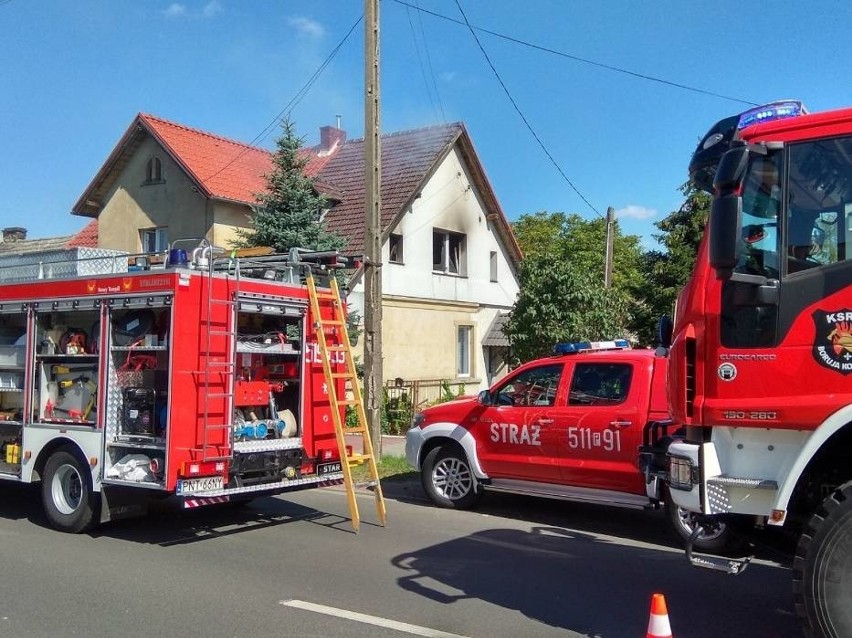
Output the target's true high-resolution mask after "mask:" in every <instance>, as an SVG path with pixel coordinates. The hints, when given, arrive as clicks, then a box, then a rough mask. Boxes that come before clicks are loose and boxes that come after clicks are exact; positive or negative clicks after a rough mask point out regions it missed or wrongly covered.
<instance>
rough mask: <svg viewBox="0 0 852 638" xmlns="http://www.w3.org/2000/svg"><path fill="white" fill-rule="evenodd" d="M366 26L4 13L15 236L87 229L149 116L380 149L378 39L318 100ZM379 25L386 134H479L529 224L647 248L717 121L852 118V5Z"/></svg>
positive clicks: (449, 12)
mask: <svg viewBox="0 0 852 638" xmlns="http://www.w3.org/2000/svg"><path fill="white" fill-rule="evenodd" d="M460 7H461V10H463V12H464V15H465V16H466V17H467V20H468V21H469V22H470V24H471V25H472V26H473V27H475V28H476V29H475V32H476V34H477V37H478V39H479V43H480V44H481V46H482V48H484V50H485V52H486V53H487V55H488V59H490V61H491V64H493V66H494V68H495V69H496V71H497V74H498V75H499V78H500V80H502V83H503V84H504V85H505V87H506V89H507V90H508V92H509V94H510V95H511V97H512V99H513V100H514V102H515V104H516V105H517V107H518V109H519V110H520V111H521V112H522V114H523V117H524V118H525V119H526V122H527V123H528V124H529V127H530V128H532V129H533V131H534V132H535V135H536V136H537V137H538V138H539V140H540V141H541V143H542V145H543V146H544V147H545V148H546V151H547V152H545V151H544V150H542V148H541V146H540V145H539V143H538V142H537V141H536V139H535V137H534V136H533V134H532V133H531V132H530V130H529V128H528V127H527V124H525V123H524V119H522V117H521V116H520V115H519V114H518V112H517V111H516V109H515V108H514V107H513V106H512V103H511V102H510V100H509V98H508V97H507V95H506V93H505V92H504V90H503V88H502V87H501V84H500V81H498V79H497V77H496V76H495V73H494V71H492V69H491V66H490V65H489V63H488V60H486V57H485V55H483V52H482V50H481V49H480V46H479V45H478V44H477V42H476V40H475V39H474V38H473V36H472V35H471V32H470V30H468V28H467V27H466V26H465V25H464V24H463V22H464V18H463V16H462V13H461V11H460ZM418 8H419V9H422V11H419V10H418ZM363 10H364V3H363V2H362V1H361V0H311V1H300V0H252V1H246V0H239V1H238V0H198V1H195V0H182V1H180V2H171V1H160V0H138V1H130V0H110V1H109V2H105V1H103V0H98V1H94V0H76V1H75V2H73V3H72V2H60V1H58V0H0V29H2V32H3V34H4V35H3V37H2V38H0V60H2V72H0V112H2V118H0V175H2V181H0V225H1V226H2V227H6V226H24V227H26V228H28V229H29V236H30V237H32V238H35V237H48V236H52V235H62V234H70V233H72V232H76V231H77V230H78V229H80V228H82V227H83V226H84V225H85V223H86V221H87V220H86V219H84V218H80V217H75V216H72V215H71V214H70V210H71V207H72V206H73V204H74V202H75V201H76V199H77V198H78V197H79V195H80V194H81V193H82V191H83V190H84V189H85V188H86V186H87V185H88V184H89V182H90V181H91V179H92V178H93V177H94V175H95V173H96V172H97V171H98V169H99V168H100V167H101V165H102V164H103V162H104V161H105V159H106V158H107V156H108V155H109V153H110V152H111V150H112V149H113V147H114V146H115V144H116V143H117V141H118V140H119V138H120V137H121V135H122V134H123V133H124V131H125V130H126V128H127V127H128V126H129V124H130V123H131V121H132V120H133V118H134V116H135V115H136V113H138V112H146V113H151V114H154V115H157V116H160V117H163V118H166V119H170V120H173V121H176V122H180V123H182V124H186V125H188V126H192V127H196V128H201V129H204V130H207V131H210V132H213V133H217V134H220V135H224V136H226V137H230V138H234V139H237V140H241V141H245V142H250V141H252V140H256V139H257V140H258V141H257V142H256V143H257V144H258V145H259V146H263V147H266V148H270V149H272V148H273V145H274V137H275V135H276V134H277V132H278V128H277V126H272V124H273V123H274V122H275V121H276V119H277V117H278V116H279V114H280V113H281V112H282V111H284V110H285V109H286V108H287V107H288V105H292V106H291V107H290V108H292V110H291V119H292V120H293V121H294V122H295V124H296V127H297V130H298V133H299V134H300V136H303V137H304V138H305V142H306V144H309V145H311V144H315V143H317V142H318V137H319V127H320V126H324V125H329V124H335V123H336V117H337V116H340V117H341V127H342V128H344V129H345V130H346V131H347V134H348V136H349V138H350V139H352V138H357V137H362V136H363V132H364V122H363V119H364V114H363V113H364V110H363V104H364V98H363V83H364V70H363V69H364V63H363V60H364V57H363V56H364V25H363V21H362V22H361V23H360V24H358V26H356V27H355V30H354V31H353V32H352V33H351V35H350V36H349V37H348V39H346V41H345V42H344V43H343V45H342V46H341V47H340V49H339V51H338V53H337V54H336V55H335V56H334V57H333V58H332V60H331V61H330V63H329V64H328V65H327V66H326V67H325V69H324V70H323V71H322V73H321V74H320V75H319V76H318V77H317V78H316V80H315V81H314V82H313V83H312V84H311V85H310V88H309V89H308V90H307V92H306V93H304V94H303V95H301V96H300V94H299V92H300V90H301V89H303V87H304V86H305V85H306V84H307V83H308V82H309V80H310V79H311V77H312V76H314V74H315V73H316V72H317V71H318V69H319V68H320V66H321V65H322V64H323V62H324V61H325V60H326V58H327V57H328V56H329V54H330V53H331V52H332V50H333V49H334V48H335V47H337V46H338V44H340V42H341V41H342V40H343V39H344V37H345V36H346V34H347V32H349V30H350V29H351V28H352V27H353V25H355V23H356V21H357V20H358V19H359V17H360V16H361V15H362V13H363ZM380 14H381V31H380V37H381V97H382V113H381V126H382V130H383V132H393V131H399V130H405V129H411V128H417V127H421V126H427V125H431V124H436V123H441V122H454V121H462V122H464V123H465V125H466V126H467V128H468V131H469V132H470V134H471V137H472V139H473V142H474V145H475V147H476V149H477V152H478V153H479V156H480V159H481V161H482V163H483V165H484V167H485V171H486V173H487V175H488V177H489V179H490V181H491V184H492V186H493V188H494V190H495V192H496V194H497V197H498V200H499V201H500V203H501V205H502V207H503V210H504V212H505V213H506V215H507V216H508V217H509V219H511V220H515V219H517V218H518V217H519V216H520V215H522V214H524V213H532V212H536V211H539V210H547V211H563V212H567V213H579V214H581V215H582V216H583V217H586V218H593V217H595V216H596V214H598V213H600V214H605V212H606V209H607V207H608V206H612V207H613V208H615V209H616V211H617V214H618V218H619V220H620V222H621V224H622V228H623V230H624V231H625V232H628V233H634V234H638V235H642V236H643V241H644V242H645V244H646V245H648V246H650V245H652V244H653V241H652V240H651V234H652V233H654V232H656V230H655V228H654V225H653V224H654V222H655V221H658V220H659V219H661V218H662V217H664V216H665V215H666V214H668V213H669V212H671V211H672V210H675V209H677V208H678V207H679V206H680V204H681V202H682V196H681V194H680V192H679V190H678V187H679V186H680V185H681V184H682V183H683V182H684V181H685V179H686V166H687V163H688V160H689V157H690V155H691V153H692V151H693V149H694V146H695V144H696V143H697V141H698V139H699V137H700V136H701V135H702V134H703V133H704V132H705V131H706V130H707V129H708V128H709V127H710V125H712V124H713V123H714V122H715V121H717V120H718V119H720V118H722V117H724V116H726V115H730V114H733V113H736V112H739V111H742V110H745V109H746V108H748V104H747V103H749V102H753V103H762V102H768V101H771V100H774V99H779V98H798V99H801V100H803V101H804V103H805V104H806V105H807V106H808V108H809V109H810V110H811V111H818V110H824V109H830V108H836V107H842V106H850V105H852V96H850V89H849V88H848V87H849V78H850V77H852V53H850V49H849V41H850V40H849V35H848V25H849V24H852V3H843V2H829V1H827V0H815V1H814V2H810V3H802V2H792V1H788V0H776V1H775V2H773V3H771V4H770V3H751V4H744V3H741V2H735V1H730V0H718V1H717V2H715V3H706V2H697V1H689V0H659V1H655V2H638V1H630V0H601V1H599V2H591V1H587V2H581V1H579V0H527V2H517V0H458V1H457V0H405V2H401V1H398V0H383V1H382V4H381V9H380ZM435 14H438V15H435ZM439 16H445V17H439ZM447 18H449V19H447ZM458 21H461V22H462V24H459V23H458ZM488 32H493V33H488ZM495 33H496V34H500V35H501V36H505V37H498V36H497V35H494V34H495ZM512 40H516V41H520V42H524V43H528V44H529V45H533V46H527V45H524V44H521V43H519V42H515V41H512ZM534 47H538V48H534ZM543 49H550V50H551V51H554V52H558V53H553V52H547V51H544V50H543ZM577 58H582V59H584V60H587V61H588V62H583V61H580V60H578V59H577ZM589 62H591V63H589ZM605 67H612V68H615V69H621V70H622V71H617V70H613V69H612V68H605ZM625 71H626V72H625ZM640 76H646V77H640ZM647 78H656V79H658V80H662V82H660V81H653V80H651V79H647ZM674 85H682V86H684V87H690V88H689V89H687V88H679V87H677V86H674ZM843 87H847V88H843ZM690 89H693V90H690ZM294 100H295V103H294ZM547 154H549V155H550V156H551V157H552V158H553V161H551V160H550V159H549V158H548V155H547ZM554 162H555V164H556V165H558V168H557V167H556V166H554ZM560 171H561V173H562V174H560ZM563 174H564V175H563ZM568 181H570V182H571V184H573V186H574V187H575V188H576V191H575V190H574V188H572V187H571V185H569V183H568ZM577 191H579V194H578V192H577ZM584 200H587V201H588V202H589V203H590V204H591V207H590V206H589V204H587V203H586V201H584ZM592 208H594V209H596V211H597V213H596V212H595V211H594V210H592Z"/></svg>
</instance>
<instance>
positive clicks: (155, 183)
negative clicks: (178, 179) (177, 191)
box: [140, 179, 166, 186]
mask: <svg viewBox="0 0 852 638" xmlns="http://www.w3.org/2000/svg"><path fill="white" fill-rule="evenodd" d="M165 183H166V180H164V179H158V180H153V181H150V182H142V183H141V184H140V186H157V185H159V184H165Z"/></svg>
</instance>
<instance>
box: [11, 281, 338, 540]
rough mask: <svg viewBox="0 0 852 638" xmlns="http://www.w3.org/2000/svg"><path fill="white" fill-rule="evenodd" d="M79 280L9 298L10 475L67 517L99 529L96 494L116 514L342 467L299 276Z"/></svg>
mask: <svg viewBox="0 0 852 638" xmlns="http://www.w3.org/2000/svg"><path fill="white" fill-rule="evenodd" d="M163 275H165V276H163ZM146 277H147V279H143V278H146ZM76 281H77V283H76V284H75V283H73V282H72V283H67V282H68V280H67V279H66V280H65V282H61V283H60V282H58V281H53V282H52V281H40V282H33V283H32V286H28V287H27V288H26V289H22V288H20V287H19V288H16V289H15V290H14V293H15V294H19V293H20V291H21V290H24V293H23V294H22V298H20V299H15V300H14V301H11V302H9V303H6V302H4V303H0V475H2V476H3V477H4V478H7V479H12V480H15V479H17V480H23V481H24V482H29V480H37V479H38V478H41V480H42V483H43V485H44V484H47V485H48V487H47V489H44V488H43V490H42V494H43V500H44V501H45V503H44V506H45V510H46V512H47V514H48V518H49V520H50V521H51V523H52V524H53V525H54V526H56V527H59V528H60V529H67V530H69V531H80V530H81V529H83V528H87V527H89V524H88V523H86V524H85V525H83V523H81V522H80V520H82V519H80V520H78V518H79V516H78V510H79V506H80V504H81V503H83V504H84V505H87V504H88V502H89V499H90V498H91V499H93V500H94V501H101V503H102V512H101V517H100V518H101V521H103V520H110V519H113V518H117V517H119V516H120V515H128V514H135V513H141V511H142V510H140V509H138V508H136V507H135V505H136V504H138V502H140V501H144V500H146V499H147V498H148V497H153V498H165V497H171V496H176V497H177V499H178V501H179V502H180V504H182V505H183V506H184V507H198V506H202V505H209V504H213V503H221V502H225V501H229V500H235V499H241V500H242V499H248V498H251V497H253V496H257V495H260V494H272V493H278V492H282V491H287V490H292V489H300V488H302V487H310V486H315V485H318V484H322V483H326V482H340V480H342V470H341V462H340V457H339V452H338V449H337V444H336V440H335V432H334V426H333V423H332V419H331V418H330V413H329V410H330V405H329V404H328V397H327V389H326V388H325V387H324V378H323V374H322V366H321V361H320V359H319V357H318V353H317V352H315V351H314V350H316V348H313V350H311V347H312V346H311V344H312V343H313V342H310V343H309V342H308V339H306V335H310V334H313V333H312V332H310V330H311V328H310V326H309V324H308V320H307V316H308V314H309V312H310V310H309V307H308V306H309V303H308V299H307V294H306V292H305V288H304V286H303V285H301V284H300V282H298V281H290V282H289V284H288V283H286V282H280V281H259V280H254V281H250V280H249V279H248V278H246V280H245V281H244V282H243V283H242V284H241V283H240V281H239V278H238V277H234V276H233V273H228V272H226V273H224V274H220V273H215V272H213V271H212V270H211V271H189V270H186V271H175V270H172V271H171V272H170V271H168V270H166V271H158V274H156V275H155V274H154V273H153V271H151V272H147V273H146V272H141V273H132V274H131V273H126V274H123V275H119V276H116V275H106V276H97V277H96V278H95V279H89V280H86V281H83V280H81V279H79V278H77V280H76ZM2 285H3V282H0V286H2ZM56 285H59V286H60V287H62V286H66V285H67V286H74V285H77V286H79V287H81V290H82V295H83V296H82V297H74V298H71V296H70V295H69V294H68V293H67V290H66V289H65V288H61V289H60V288H55V286H56ZM84 285H85V287H83V286H84ZM241 285H242V286H243V288H242V289H241V288H240V286H241ZM140 286H141V288H140ZM145 287H147V288H148V290H144V288H145ZM68 289H69V290H73V288H68ZM9 292H12V290H11V289H9ZM306 350H311V351H310V352H306ZM87 461H88V464H87ZM89 467H91V475H89ZM81 492H83V494H82V495H81ZM86 492H89V493H90V494H91V496H89V495H87V494H86ZM98 492H100V495H98V494H97V493H98ZM128 504H130V505H128ZM110 508H114V511H112V512H110ZM95 516H97V513H95ZM66 519H67V520H66ZM92 522H95V521H92Z"/></svg>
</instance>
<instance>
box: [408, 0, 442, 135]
mask: <svg viewBox="0 0 852 638" xmlns="http://www.w3.org/2000/svg"><path fill="white" fill-rule="evenodd" d="M416 1H417V0H415V2H416ZM417 25H418V26H419V27H420V37H421V39H422V40H423V49H424V50H425V51H426V63H427V64H428V66H429V76H430V77H431V78H432V88H433V89H434V90H435V99H437V100H438V107H439V108H440V109H441V120H442V121H443V122H444V123H446V122H447V116H446V115H445V114H444V104H443V102H442V101H441V94H440V93H439V92H438V83H437V82H436V81H435V70H434V69H433V68H432V56H431V55H430V54H429V41H428V40H426V32H425V31H424V29H423V14H422V13H420V12H418V13H417Z"/></svg>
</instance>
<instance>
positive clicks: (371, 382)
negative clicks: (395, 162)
mask: <svg viewBox="0 0 852 638" xmlns="http://www.w3.org/2000/svg"><path fill="white" fill-rule="evenodd" d="M364 2H365V7H364V71H365V76H364V165H365V167H366V172H365V176H364V180H365V181H364V190H365V193H366V202H367V206H366V208H367V211H366V213H367V222H366V236H365V239H364V407H365V412H366V413H367V421H368V423H369V428H370V438H371V439H372V440H373V452H374V453H375V455H376V458H377V459H380V458H381V456H382V268H381V267H382V225H381V210H382V194H381V185H382V184H381V176H382V148H381V133H380V130H381V129H380V127H379V113H380V111H379V104H380V101H379V0H364Z"/></svg>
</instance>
